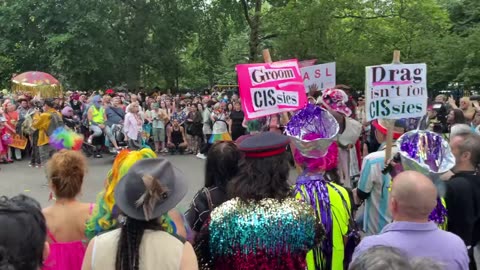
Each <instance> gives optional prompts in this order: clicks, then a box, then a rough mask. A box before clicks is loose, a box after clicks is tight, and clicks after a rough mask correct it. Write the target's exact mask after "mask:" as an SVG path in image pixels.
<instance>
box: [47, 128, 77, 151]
mask: <svg viewBox="0 0 480 270" xmlns="http://www.w3.org/2000/svg"><path fill="white" fill-rule="evenodd" d="M82 143H83V135H80V134H77V133H75V131H73V130H71V129H68V128H65V127H58V128H57V129H55V131H53V133H52V135H50V138H49V144H50V146H51V147H53V148H55V149H57V150H62V149H69V150H76V151H78V150H80V149H82Z"/></svg>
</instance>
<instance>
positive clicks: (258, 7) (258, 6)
mask: <svg viewBox="0 0 480 270" xmlns="http://www.w3.org/2000/svg"><path fill="white" fill-rule="evenodd" d="M254 1H255V13H254V14H253V16H250V14H249V6H248V0H242V5H243V10H244V16H245V19H246V20H247V23H248V26H249V27H250V38H249V42H248V45H249V55H248V62H250V63H254V62H256V60H257V55H258V46H260V28H261V15H262V3H263V0H254Z"/></svg>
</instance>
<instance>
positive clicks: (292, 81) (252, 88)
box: [236, 59, 307, 120]
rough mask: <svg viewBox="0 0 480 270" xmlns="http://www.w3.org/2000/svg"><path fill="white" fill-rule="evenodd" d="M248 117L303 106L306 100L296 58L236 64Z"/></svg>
mask: <svg viewBox="0 0 480 270" xmlns="http://www.w3.org/2000/svg"><path fill="white" fill-rule="evenodd" d="M236 70H237V74H238V86H239V88H240V98H241V99H242V107H243V111H244V113H245V117H246V118H247V120H250V119H254V118H258V117H263V116H268V115H272V114H276V113H281V112H288V111H294V110H298V109H300V108H303V106H305V104H306V103H307V96H306V95H305V86H304V84H303V80H302V76H301V74H300V69H299V68H298V61H297V60H296V59H293V60H286V61H280V62H274V63H258V64H241V65H237V66H236Z"/></svg>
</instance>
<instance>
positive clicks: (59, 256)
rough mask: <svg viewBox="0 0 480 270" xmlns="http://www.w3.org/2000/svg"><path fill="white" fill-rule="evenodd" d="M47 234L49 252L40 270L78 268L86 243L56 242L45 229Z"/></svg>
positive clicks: (80, 264) (80, 267)
mask: <svg viewBox="0 0 480 270" xmlns="http://www.w3.org/2000/svg"><path fill="white" fill-rule="evenodd" d="M93 206H94V205H93V204H90V209H89V214H90V215H91V214H92V210H93ZM47 235H48V237H49V238H50V239H51V240H52V242H51V243H50V254H49V256H48V258H47V260H46V261H45V266H44V267H43V268H42V270H63V269H70V270H80V269H82V263H83V257H84V256H85V251H86V250H87V248H86V243H84V242H83V241H73V242H58V241H57V239H55V237H54V236H53V234H52V233H51V232H50V231H49V230H48V229H47Z"/></svg>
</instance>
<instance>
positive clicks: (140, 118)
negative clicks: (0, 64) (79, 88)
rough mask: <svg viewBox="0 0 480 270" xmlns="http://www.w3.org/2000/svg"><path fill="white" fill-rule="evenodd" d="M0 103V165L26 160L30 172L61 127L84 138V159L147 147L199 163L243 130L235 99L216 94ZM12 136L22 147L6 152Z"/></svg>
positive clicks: (76, 95) (71, 96) (24, 98)
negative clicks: (215, 145) (211, 147)
mask: <svg viewBox="0 0 480 270" xmlns="http://www.w3.org/2000/svg"><path fill="white" fill-rule="evenodd" d="M207 92H208V91H207ZM1 103H2V108H1V109H0V123H1V127H0V132H2V136H3V140H2V144H1V147H2V148H0V153H1V155H0V162H2V163H4V164H7V163H12V162H14V161H15V160H21V159H22V157H25V156H30V157H31V162H30V164H29V165H30V166H31V167H42V166H44V165H45V164H46V161H47V159H45V157H48V154H49V153H50V152H51V151H49V147H48V144H49V143H48V141H49V136H50V135H51V134H52V132H53V131H54V130H55V129H56V128H58V127H59V126H61V125H64V126H67V127H69V128H71V129H72V130H75V131H76V132H78V133H80V134H82V135H84V138H85V145H86V146H85V147H84V151H85V154H87V155H88V156H91V155H93V156H94V157H96V158H101V157H102V153H104V152H107V153H112V154H116V153H118V151H120V150H121V149H123V148H126V147H128V148H129V149H132V150H138V149H141V148H143V147H150V148H152V149H154V151H155V152H156V153H161V154H166V153H171V154H176V153H180V154H194V155H196V156H197V157H198V158H202V159H205V158H206V154H207V152H208V148H209V145H211V144H212V143H213V142H215V141H217V140H224V139H230V140H231V139H232V138H233V139H237V138H238V137H240V136H241V135H244V134H245V130H246V125H245V123H244V115H243V112H242V110H241V106H240V103H239V99H238V96H237V95H233V96H226V95H224V94H222V93H218V92H214V93H213V94H212V95H210V94H207V95H196V96H192V95H190V94H187V95H185V96H183V97H180V95H177V96H173V95H167V94H161V93H160V92H156V93H154V94H151V95H145V94H144V93H139V94H134V93H130V92H115V91H114V90H112V89H108V90H106V91H105V93H99V92H94V93H92V94H90V95H87V93H84V92H70V91H69V92H67V93H66V95H65V97H63V98H45V99H42V98H40V97H39V96H33V97H32V96H29V95H17V94H7V95H4V96H3V97H2V98H1ZM42 116H43V117H42ZM56 116H59V117H60V118H58V117H56ZM16 136H21V137H22V138H24V139H25V141H26V142H27V141H28V143H27V144H26V145H23V146H16V145H13V146H12V145H11V142H12V138H14V137H16ZM42 149H43V150H42Z"/></svg>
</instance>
